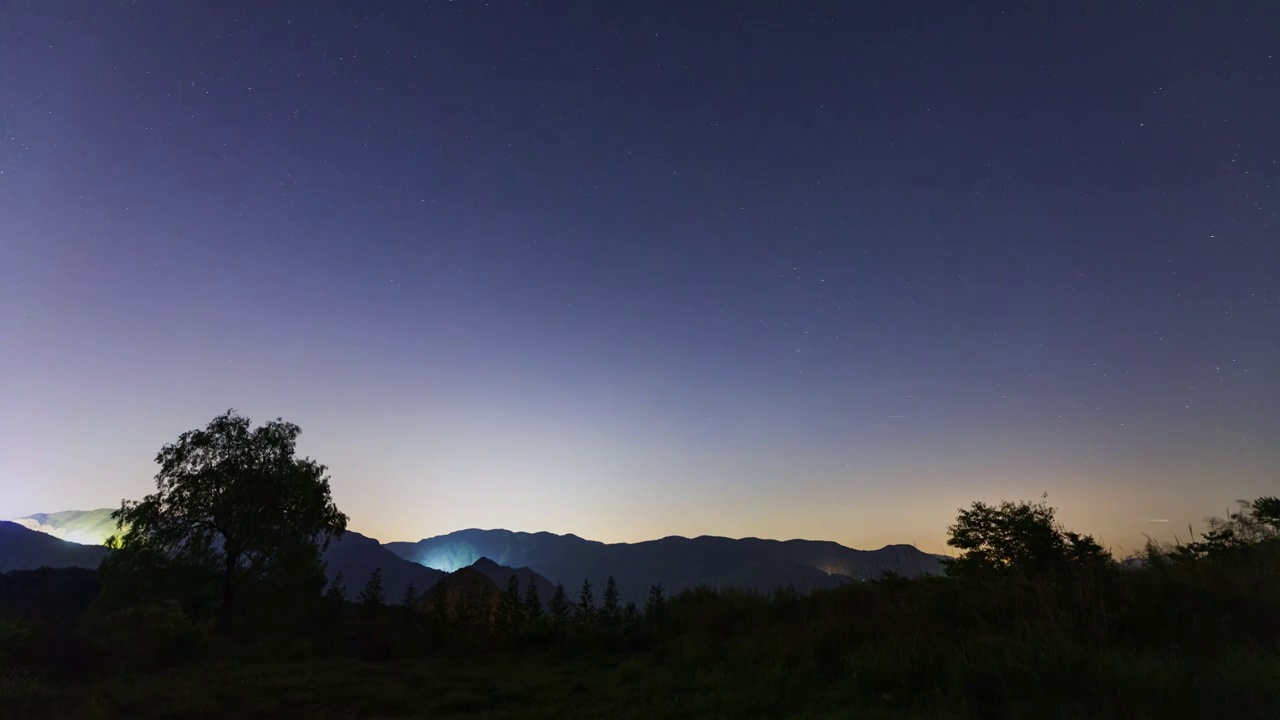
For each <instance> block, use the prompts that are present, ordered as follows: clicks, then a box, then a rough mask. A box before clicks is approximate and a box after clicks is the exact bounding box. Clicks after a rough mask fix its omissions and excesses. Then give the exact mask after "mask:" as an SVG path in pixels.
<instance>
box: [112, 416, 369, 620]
mask: <svg viewBox="0 0 1280 720" xmlns="http://www.w3.org/2000/svg"><path fill="white" fill-rule="evenodd" d="M300 432H301V431H300V429H299V428H298V426H297V425H294V424H293V423H288V422H285V421H283V420H281V419H276V420H274V421H271V422H268V423H266V424H264V425H261V426H259V427H257V428H254V427H252V425H251V423H250V421H249V419H248V418H246V417H243V416H241V415H238V414H236V412H235V411H234V410H228V411H227V412H226V413H223V414H222V415H219V416H218V417H215V418H214V419H213V420H212V421H210V423H209V424H208V426H206V427H205V428H204V429H201V430H191V431H188V432H185V433H183V434H182V435H181V436H180V437H179V438H178V440H177V441H176V442H174V443H171V444H168V445H165V446H164V447H163V448H161V450H160V452H159V454H157V455H156V462H157V463H158V464H159V465H160V471H159V472H158V473H157V474H156V478H155V480H156V492H155V493H153V494H151V495H148V496H146V497H145V498H144V499H143V500H141V501H125V502H124V503H123V504H122V505H121V507H120V509H119V510H117V511H116V512H115V513H113V514H112V517H113V518H114V519H115V520H116V522H117V524H118V527H119V529H120V531H121V533H122V534H121V535H120V537H119V538H118V540H117V541H116V542H115V544H116V545H118V548H119V552H121V553H123V554H126V555H129V554H133V555H137V556H139V557H146V558H150V559H152V560H154V561H157V562H160V563H163V564H171V565H182V566H185V567H187V568H193V567H194V568H199V569H202V570H204V571H207V573H208V574H206V575H205V577H212V578H214V579H215V580H216V581H217V582H219V583H220V584H221V591H222V602H221V606H222V620H223V622H224V624H225V625H226V626H228V627H229V626H230V624H231V622H232V618H233V617H234V613H235V609H236V598H237V592H238V590H239V588H240V587H241V585H242V584H243V583H246V582H250V581H256V580H264V579H271V578H272V577H276V578H283V577H291V576H295V573H297V571H298V570H299V568H309V569H310V568H318V567H319V564H320V552H321V551H322V550H323V549H324V548H326V547H327V546H328V543H329V540H330V538H332V537H334V536H336V535H340V534H341V533H342V532H343V531H344V530H345V529H346V525H347V516H346V515H344V514H343V513H341V512H339V511H338V508H337V507H336V506H335V505H334V503H333V500H332V498H331V496H330V492H329V478H328V477H327V476H326V475H325V466H324V465H321V464H319V463H317V462H315V461H314V460H312V459H310V458H298V457H296V455H295V447H296V442H297V438H298V434H299V433H300Z"/></svg>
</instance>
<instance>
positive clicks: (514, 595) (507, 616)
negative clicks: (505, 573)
mask: <svg viewBox="0 0 1280 720" xmlns="http://www.w3.org/2000/svg"><path fill="white" fill-rule="evenodd" d="M522 615H523V613H522V610H521V604H520V578H518V577H516V576H515V575H512V576H511V577H509V578H507V589H506V591H505V592H503V593H502V599H501V600H500V601H499V604H498V623H499V624H501V625H502V626H503V627H507V628H513V627H516V626H518V625H519V624H520V619H521V617H522Z"/></svg>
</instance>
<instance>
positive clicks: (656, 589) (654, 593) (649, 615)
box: [644, 585, 667, 622]
mask: <svg viewBox="0 0 1280 720" xmlns="http://www.w3.org/2000/svg"><path fill="white" fill-rule="evenodd" d="M666 614H667V598H666V596H665V595H664V594H663V592H662V585H653V586H651V587H650V588H649V599H648V600H647V601H646V602H645V604H644V619H645V620H648V621H649V622H661V620H662V618H663V617H664V616H665V615H666Z"/></svg>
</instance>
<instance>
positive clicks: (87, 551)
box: [0, 520, 107, 572]
mask: <svg viewBox="0 0 1280 720" xmlns="http://www.w3.org/2000/svg"><path fill="white" fill-rule="evenodd" d="M106 554H107V549H106V548H105V547H102V546H101V545H81V544H79V543H73V542H68V541H66V540H60V539H58V538H56V537H54V536H52V535H48V534H46V533H42V532H37V531H35V530H31V529H29V528H26V527H23V526H22V525H19V524H17V523H12V522H5V521H3V520H0V572H8V571H10V570H34V569H36V568H42V567H50V568H65V567H80V568H96V567H98V565H99V564H101V563H102V558H104V557H106Z"/></svg>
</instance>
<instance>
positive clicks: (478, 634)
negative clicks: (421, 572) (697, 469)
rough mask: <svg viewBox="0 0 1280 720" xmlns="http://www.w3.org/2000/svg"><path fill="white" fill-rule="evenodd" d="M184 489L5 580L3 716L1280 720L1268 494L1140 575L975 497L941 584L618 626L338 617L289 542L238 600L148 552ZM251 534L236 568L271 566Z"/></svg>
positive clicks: (410, 608) (1278, 507) (481, 609)
mask: <svg viewBox="0 0 1280 720" xmlns="http://www.w3.org/2000/svg"><path fill="white" fill-rule="evenodd" d="M236 432H239V431H238V430H237V431H236ZM286 435H287V433H286ZM184 437H185V436H184ZM244 437H248V436H244ZM273 462H274V463H276V466H277V467H280V466H281V465H280V463H279V458H277V460H276V461H273ZM214 466H215V467H221V468H222V469H223V470H225V466H217V465H216V463H215V464H214ZM184 467H186V468H187V470H191V469H192V468H193V467H196V468H197V469H198V467H197V466H193V465H191V464H190V463H187V464H185V465H184ZM308 467H311V468H313V469H314V466H308ZM205 477H206V478H207V477H209V476H205ZM220 477H221V478H222V480H220V481H219V482H226V481H227V480H226V478H227V477H229V475H227V474H226V473H223V475H221V476H220ZM308 477H312V478H313V479H314V480H315V481H317V482H318V481H319V479H320V474H317V473H314V472H312V473H311V474H310V475H309V476H308ZM270 478H271V476H270V473H264V474H259V475H257V476H256V479H255V480H254V482H257V483H266V482H270ZM293 480H294V481H295V482H297V480H298V476H297V475H294V476H293ZM302 485H303V487H306V484H305V483H303V484H302ZM208 487H211V488H215V489H216V488H217V487H219V485H218V484H217V483H214V484H212V485H208ZM292 487H293V491H291V492H290V493H288V496H289V497H292V498H297V497H298V496H299V495H300V494H303V495H305V493H299V492H298V485H294V486H292ZM326 487H327V486H326ZM189 490H190V486H187V487H186V488H183V487H181V484H180V483H179V485H178V486H173V485H170V486H169V487H168V489H167V490H166V488H163V487H162V488H161V492H160V493H159V494H158V495H159V496H158V497H152V498H149V499H148V501H144V503H142V504H139V505H127V506H126V510H128V509H130V508H137V507H141V506H146V507H149V509H148V510H147V512H148V513H150V514H151V515H150V516H149V517H142V514H141V513H137V512H134V513H133V515H132V516H131V517H132V519H133V520H134V521H135V525H133V526H132V527H131V528H130V531H129V533H127V534H126V535H125V539H124V541H123V542H120V543H117V544H116V546H117V549H116V550H115V551H114V552H113V555H112V557H111V559H110V562H108V563H106V564H105V565H104V567H103V569H102V571H101V572H93V571H78V570H60V571H54V570H39V571H27V572H21V573H10V574H8V575H6V576H0V578H2V580H0V617H2V618H3V619H0V717H14V718H46V717H47V718H63V717H86V718H98V717H101V718H114V717H121V718H125V717H127V718H142V717H155V718H210V717H234V718H275V717H290V718H292V717H333V718H400V717H442V716H443V717H473V718H488V717H530V718H539V717H542V718H574V717H581V718H589V717H590V718H596V717H635V718H641V717H643V718H653V717H682V718H683V717H692V718H749V717H763V718H775V717H776V718H784V717H786V718H792V717H795V718H827V717H831V718H902V717H907V718H996V717H1011V718H1022V717H1036V718H1102V717H1106V718H1111V717H1116V718H1153V719H1154V718H1160V719H1162V720H1163V719H1166V718H1182V717H1188V718H1275V717H1280V501H1278V500H1276V499H1274V498H1262V499H1259V500H1256V501H1253V502H1251V503H1245V504H1242V506H1241V508H1240V510H1239V512H1236V513H1233V514H1231V515H1230V516H1229V517H1227V518H1221V519H1217V520H1214V521H1213V522H1211V524H1210V532H1209V533H1207V534H1206V535H1205V537H1204V538H1201V539H1199V540H1198V541H1196V542H1191V543H1187V544H1185V545H1181V546H1177V547H1168V548H1160V547H1154V546H1153V547H1150V548H1148V550H1147V552H1146V553H1145V555H1144V556H1143V557H1142V558H1140V559H1138V560H1139V561H1138V562H1134V563H1126V564H1119V563H1116V562H1114V561H1113V560H1111V559H1110V558H1109V556H1107V555H1106V553H1105V551H1103V549H1102V548H1101V546H1100V545H1099V544H1098V543H1096V542H1095V541H1094V540H1093V539H1092V538H1090V537H1088V536H1082V535H1078V534H1076V533H1072V532H1069V531H1067V530H1065V529H1064V528H1062V527H1061V526H1060V525H1058V524H1057V522H1056V520H1055V518H1054V513H1053V509H1052V508H1050V507H1048V506H1047V504H1045V502H1044V501H1043V500H1042V501H1041V502H1039V503H1003V504H1000V505H996V506H989V505H984V504H982V503H975V504H974V505H973V506H972V507H971V508H969V509H966V510H963V511H961V513H960V515H959V517H958V518H957V522H956V524H955V525H954V526H953V527H951V528H950V537H951V543H952V545H953V546H954V547H956V548H957V549H958V550H960V551H962V553H963V555H962V556H961V558H962V559H961V560H959V561H957V562H954V563H952V564H951V565H950V566H949V567H948V574H947V576H945V577H929V578H915V579H907V578H899V577H893V576H886V577H883V578H880V579H877V580H873V581H868V582H859V583H855V584H852V585H849V586H846V587H843V588H839V589H836V590H829V591H822V592H817V593H813V594H811V595H800V594H797V593H792V592H779V593H776V594H773V595H770V596H767V597H766V596H760V595H752V594H745V593H736V592H724V591H713V590H710V589H701V590H695V591H689V592H685V593H682V594H680V595H677V596H675V597H673V598H666V597H664V596H663V593H662V592H661V589H660V588H654V589H652V590H651V591H650V595H649V601H648V602H647V603H646V604H645V607H643V608H620V607H618V604H617V602H616V598H617V589H616V588H611V587H606V588H604V589H603V593H602V596H601V599H602V602H601V603H596V601H595V599H594V594H593V589H592V588H590V587H589V586H584V587H583V589H582V592H581V593H579V594H578V596H577V598H576V602H575V601H574V600H573V599H570V598H568V597H567V595H566V594H565V593H563V592H558V593H557V596H556V597H555V598H551V599H549V601H548V602H546V604H545V605H544V602H543V600H544V599H542V598H538V597H537V593H536V588H519V587H517V586H516V585H514V584H513V585H511V586H509V587H508V588H506V589H505V591H499V590H497V589H495V588H493V587H492V586H491V585H489V586H486V585H485V584H484V583H463V582H456V581H455V582H453V583H452V584H446V583H442V584H441V585H439V586H437V587H435V588H433V589H431V590H429V591H428V592H426V593H425V594H420V595H419V594H416V593H410V594H409V595H408V596H407V597H405V598H397V599H395V602H388V599H387V598H384V597H383V596H382V593H381V589H380V587H379V584H378V578H377V576H376V575H375V576H374V577H372V578H370V579H369V581H368V582H367V583H366V584H365V585H364V588H363V590H362V591H361V592H360V593H359V601H358V602H348V601H346V600H345V599H343V597H344V593H341V592H339V590H340V588H335V587H332V586H331V587H330V588H329V591H328V592H324V591H323V590H322V587H321V586H322V585H323V580H322V579H319V580H317V575H316V573H315V572H314V570H315V568H314V567H313V566H311V565H310V564H309V563H310V562H311V561H310V560H308V558H313V557H314V556H312V555H309V554H308V553H306V552H301V551H300V546H299V545H298V544H297V543H296V542H293V541H292V540H291V541H290V542H287V543H285V544H283V545H280V546H279V547H280V548H286V549H289V550H290V552H288V553H279V554H277V555H275V556H276V557H279V558H282V559H283V560H282V561H281V562H278V563H271V562H263V561H259V562H258V565H257V566H256V567H254V568H253V572H248V571H247V570H246V568H248V567H249V566H248V565H246V566H245V568H240V569H237V570H236V571H235V581H234V587H233V600H228V599H227V595H228V591H227V589H226V588H227V584H228V575H229V574H228V573H226V572H223V573H219V572H217V570H218V569H219V568H222V569H223V570H225V569H226V567H227V565H226V554H225V553H222V552H221V551H220V548H221V547H223V541H218V542H208V541H207V540H202V541H201V543H202V544H201V545H200V547H199V548H196V549H195V550H193V551H184V552H156V545H155V544H154V543H151V542H145V541H140V540H139V538H140V537H143V536H142V535H141V533H144V532H145V530H146V528H147V527H148V525H147V523H151V526H152V527H162V528H163V530H164V534H163V538H164V539H165V540H166V542H177V543H178V544H179V545H181V542H182V540H181V534H180V533H178V529H179V527H180V525H179V523H177V522H175V521H174V518H175V517H178V516H177V515H174V514H173V509H174V508H175V507H176V506H177V505H176V503H175V502H174V499H173V498H172V497H171V496H170V495H167V494H166V493H167V492H169V493H171V492H174V491H181V492H184V493H187V495H186V500H187V501H190V500H191V499H192V498H191V493H190V491H189ZM237 495H239V496H241V497H253V498H255V501H254V502H255V503H256V505H255V512H258V513H259V514H258V515H256V517H259V518H261V517H263V515H262V514H261V512H260V507H261V506H262V502H261V498H263V497H270V493H263V492H256V493H244V492H241V493H235V492H232V493H225V494H220V495H216V497H231V498H234V497H236V496H237ZM209 497H210V498H214V497H215V495H214V494H211V495H210V496H209ZM312 499H313V500H314V502H315V507H317V508H321V509H324V512H322V513H318V514H314V515H312V516H311V517H313V518H318V520H317V521H316V522H313V523H312V524H311V525H310V526H307V527H304V529H306V530H307V532H308V533H312V532H313V531H314V534H313V535H312V537H313V542H315V543H318V542H321V541H322V540H321V537H320V536H321V535H323V532H322V531H325V530H326V528H328V527H331V526H332V523H333V522H334V521H335V520H337V519H339V518H338V517H337V515H335V514H334V513H336V510H334V509H332V508H331V505H330V504H329V503H328V501H327V492H325V493H319V494H316V495H314V497H313V498H312ZM147 503H150V504H149V505H148V504H147ZM267 506H268V507H269V506H270V505H267ZM186 507H187V511H184V514H182V515H181V516H180V517H181V518H182V521H183V522H189V523H196V524H199V523H201V522H203V519H202V517H201V516H200V515H199V514H198V513H192V512H190V508H192V507H196V504H193V503H190V502H188V505H187V506H186ZM225 511H226V510H225V509H222V510H218V509H216V508H215V510H214V512H225ZM326 523H328V525H326ZM219 525H221V526H224V527H226V526H227V525H226V523H224V522H222V521H221V520H219V521H217V522H213V523H210V524H209V525H207V526H202V527H205V528H206V529H207V528H208V527H214V526H219ZM298 526H299V525H298V523H289V522H280V523H276V524H275V525H274V527H277V528H288V527H298ZM240 527H241V528H251V527H252V526H250V525H242V526H240ZM335 531H336V528H335ZM175 533H177V534H175ZM251 535H252V534H251V533H250V536H249V539H248V540H246V541H245V542H244V544H243V545H242V546H241V547H240V548H239V549H240V551H241V552H246V553H248V554H249V555H250V556H252V557H254V558H264V557H270V556H272V554H273V552H275V551H274V550H273V547H272V546H271V545H270V544H269V543H265V541H264V540H262V539H261V536H259V537H258V538H257V539H255V538H254V537H252V536H251ZM278 535H279V536H281V537H283V536H285V535H287V533H284V534H283V535H280V534H278ZM131 537H132V538H133V540H132V542H134V543H136V545H135V548H136V549H135V550H133V551H131V549H130V542H131V541H130V538H131ZM241 537H245V535H243V534H242V535H241ZM255 543H257V544H256V545H255ZM246 548H247V549H246ZM196 550H198V551H196ZM234 551H235V550H233V552H234ZM300 558H301V560H299V559H300ZM263 568H266V569H265V570H264V569H263ZM308 568H310V571H308ZM321 578H322V576H321Z"/></svg>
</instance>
